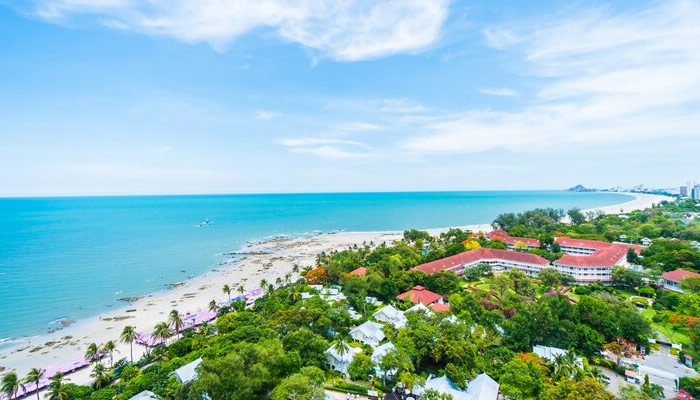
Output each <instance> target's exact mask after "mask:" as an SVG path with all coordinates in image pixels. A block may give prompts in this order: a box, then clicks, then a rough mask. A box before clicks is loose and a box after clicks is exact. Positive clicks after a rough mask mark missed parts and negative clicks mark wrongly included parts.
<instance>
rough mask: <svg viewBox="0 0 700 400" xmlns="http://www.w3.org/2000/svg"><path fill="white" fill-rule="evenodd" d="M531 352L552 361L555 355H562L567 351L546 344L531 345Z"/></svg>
mask: <svg viewBox="0 0 700 400" xmlns="http://www.w3.org/2000/svg"><path fill="white" fill-rule="evenodd" d="M532 352H533V353H535V354H537V355H538V356H539V357H540V358H544V359H545V360H549V361H554V358H555V357H557V356H560V355H562V356H563V355H566V353H568V351H567V350H564V349H558V348H556V347H548V346H533V347H532Z"/></svg>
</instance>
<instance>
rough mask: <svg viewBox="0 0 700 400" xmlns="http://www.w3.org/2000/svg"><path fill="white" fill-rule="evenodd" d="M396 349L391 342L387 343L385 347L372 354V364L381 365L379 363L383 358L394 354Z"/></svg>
mask: <svg viewBox="0 0 700 400" xmlns="http://www.w3.org/2000/svg"><path fill="white" fill-rule="evenodd" d="M395 348H396V347H394V344H393V343H391V342H386V343H384V344H383V345H381V346H379V347H377V348H376V349H374V351H373V352H372V357H371V358H372V362H373V363H375V364H376V365H379V362H380V361H381V360H382V357H384V356H385V355H386V354H387V353H390V352H392V351H393V350H394V349H395Z"/></svg>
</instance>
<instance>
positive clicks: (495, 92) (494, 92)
mask: <svg viewBox="0 0 700 400" xmlns="http://www.w3.org/2000/svg"><path fill="white" fill-rule="evenodd" d="M479 93H482V94H487V95H489V96H504V97H513V96H518V92H516V91H515V90H513V89H508V88H481V89H479Z"/></svg>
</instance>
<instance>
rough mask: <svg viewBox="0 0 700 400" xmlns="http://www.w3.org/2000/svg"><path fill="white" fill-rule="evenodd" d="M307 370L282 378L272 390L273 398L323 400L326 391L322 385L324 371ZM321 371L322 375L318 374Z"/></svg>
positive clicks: (276, 399) (278, 399)
mask: <svg viewBox="0 0 700 400" xmlns="http://www.w3.org/2000/svg"><path fill="white" fill-rule="evenodd" d="M308 368H314V369H316V370H317V371H313V372H311V371H305V370H304V369H302V371H301V372H300V373H297V374H292V375H290V376H288V377H286V378H284V379H283V380H282V382H281V383H280V384H279V385H277V387H275V388H274V389H273V390H272V393H271V397H272V400H323V399H324V397H325V392H324V390H323V387H322V383H323V371H321V370H319V369H318V368H316V367H308ZM318 373H320V375H319V374H318Z"/></svg>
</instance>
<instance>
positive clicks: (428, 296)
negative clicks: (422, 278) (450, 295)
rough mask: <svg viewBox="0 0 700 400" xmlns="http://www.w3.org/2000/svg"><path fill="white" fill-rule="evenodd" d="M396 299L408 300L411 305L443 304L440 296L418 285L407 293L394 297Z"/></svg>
mask: <svg viewBox="0 0 700 400" xmlns="http://www.w3.org/2000/svg"><path fill="white" fill-rule="evenodd" d="M396 299H397V300H399V301H404V300H408V301H410V302H411V303H413V304H418V303H422V304H423V305H426V306H430V305H432V304H436V303H442V302H443V298H442V296H440V295H439V294H437V293H435V292H431V291H430V290H428V289H426V288H424V287H423V286H420V285H418V286H414V287H413V289H411V290H409V291H408V292H404V293H401V294H400V295H398V296H396Z"/></svg>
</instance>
